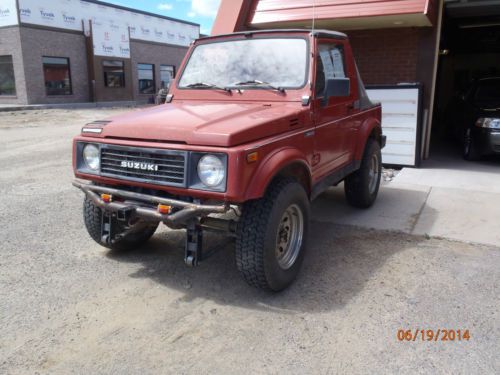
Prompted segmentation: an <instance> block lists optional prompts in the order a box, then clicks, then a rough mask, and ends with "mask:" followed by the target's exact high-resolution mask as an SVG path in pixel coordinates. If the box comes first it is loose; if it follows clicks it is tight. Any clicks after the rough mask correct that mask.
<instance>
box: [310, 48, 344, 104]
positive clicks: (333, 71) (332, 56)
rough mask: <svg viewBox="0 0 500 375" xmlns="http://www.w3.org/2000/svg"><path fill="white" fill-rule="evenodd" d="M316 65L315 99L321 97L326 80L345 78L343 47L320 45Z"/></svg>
mask: <svg viewBox="0 0 500 375" xmlns="http://www.w3.org/2000/svg"><path fill="white" fill-rule="evenodd" d="M316 64H317V65H316V66H317V69H316V83H315V87H316V90H315V91H316V97H323V96H324V92H325V88H326V81H327V80H329V79H333V78H346V73H345V57H344V46H343V45H342V44H334V43H320V44H319V45H318V55H317V57H316Z"/></svg>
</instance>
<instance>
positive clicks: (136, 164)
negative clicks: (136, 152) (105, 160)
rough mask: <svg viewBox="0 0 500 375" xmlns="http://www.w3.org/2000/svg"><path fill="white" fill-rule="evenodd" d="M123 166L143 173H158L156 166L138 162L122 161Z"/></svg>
mask: <svg viewBox="0 0 500 375" xmlns="http://www.w3.org/2000/svg"><path fill="white" fill-rule="evenodd" d="M121 166H122V168H129V169H138V170H141V171H158V166H157V165H156V164H150V163H140V162H137V161H122V163H121Z"/></svg>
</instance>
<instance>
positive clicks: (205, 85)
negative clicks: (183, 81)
mask: <svg viewBox="0 0 500 375" xmlns="http://www.w3.org/2000/svg"><path fill="white" fill-rule="evenodd" d="M186 87H188V88H190V89H196V88H198V89H201V88H205V89H216V90H223V91H225V92H232V91H231V89H230V88H229V87H221V86H217V85H214V84H212V83H205V82H196V83H191V84H189V85H186Z"/></svg>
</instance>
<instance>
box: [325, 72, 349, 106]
mask: <svg viewBox="0 0 500 375" xmlns="http://www.w3.org/2000/svg"><path fill="white" fill-rule="evenodd" d="M349 95H351V80H350V79H349V78H332V79H328V80H327V81H326V87H325V97H324V99H323V105H326V104H328V100H329V99H330V98H331V97H346V96H349Z"/></svg>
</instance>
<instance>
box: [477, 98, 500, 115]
mask: <svg viewBox="0 0 500 375" xmlns="http://www.w3.org/2000/svg"><path fill="white" fill-rule="evenodd" d="M475 106H476V108H477V110H478V111H479V112H484V113H496V114H500V102H498V101H495V102H478V103H475Z"/></svg>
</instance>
